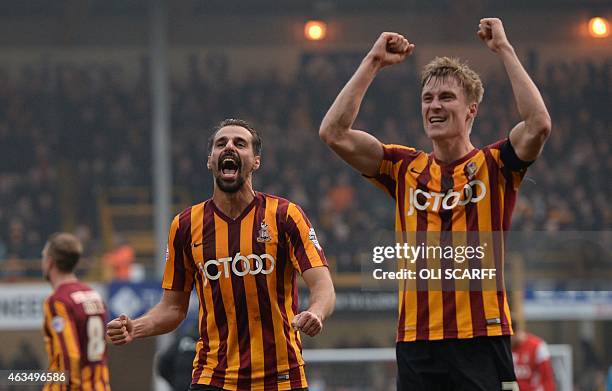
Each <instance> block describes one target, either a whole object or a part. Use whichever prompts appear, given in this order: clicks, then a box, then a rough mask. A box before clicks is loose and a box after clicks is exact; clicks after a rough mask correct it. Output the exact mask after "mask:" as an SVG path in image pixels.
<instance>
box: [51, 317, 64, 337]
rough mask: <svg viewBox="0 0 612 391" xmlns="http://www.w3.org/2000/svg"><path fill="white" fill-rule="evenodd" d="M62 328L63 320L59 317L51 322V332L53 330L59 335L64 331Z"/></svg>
mask: <svg viewBox="0 0 612 391" xmlns="http://www.w3.org/2000/svg"><path fill="white" fill-rule="evenodd" d="M64 326H65V322H64V318H62V317H61V316H55V317H54V318H53V319H52V320H51V327H53V330H55V331H56V332H57V333H61V332H62V331H64Z"/></svg>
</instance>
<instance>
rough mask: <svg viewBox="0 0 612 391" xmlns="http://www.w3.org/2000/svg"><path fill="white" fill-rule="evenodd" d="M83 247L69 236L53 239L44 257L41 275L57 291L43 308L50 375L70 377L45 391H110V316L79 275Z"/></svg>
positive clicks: (63, 234) (51, 238)
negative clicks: (107, 327) (107, 332)
mask: <svg viewBox="0 0 612 391" xmlns="http://www.w3.org/2000/svg"><path fill="white" fill-rule="evenodd" d="M82 252H83V247H82V245H81V243H80V242H79V240H78V239H77V238H76V237H75V236H74V235H72V234H69V233H56V234H53V235H51V236H50V237H49V240H48V241H47V244H46V245H45V247H44V249H43V251H42V265H41V266H42V273H43V276H44V278H45V279H46V280H47V281H49V282H50V283H51V285H52V286H53V293H52V294H51V295H50V296H49V297H48V298H47V299H46V300H45V303H44V318H45V320H44V326H43V328H44V334H45V347H46V349H47V354H48V356H49V370H50V371H61V372H66V378H67V380H68V382H67V385H64V384H59V383H54V384H48V385H46V386H45V387H44V388H43V390H44V391H54V390H62V391H63V390H105V391H110V384H109V375H108V366H107V365H106V341H105V338H104V325H105V324H106V321H107V318H108V315H107V311H106V307H105V305H104V302H103V301H102V297H101V296H100V294H98V292H96V291H94V290H93V289H91V288H90V287H89V286H88V285H86V284H84V283H82V282H80V281H79V280H78V279H77V277H76V275H75V274H74V268H75V266H76V264H77V262H78V261H79V258H80V256H81V253H82Z"/></svg>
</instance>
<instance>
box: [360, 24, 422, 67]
mask: <svg viewBox="0 0 612 391" xmlns="http://www.w3.org/2000/svg"><path fill="white" fill-rule="evenodd" d="M413 49H414V44H412V43H410V42H408V40H407V39H406V38H404V36H403V35H401V34H398V33H389V32H385V33H382V34H380V37H378V39H377V40H376V42H374V46H372V49H370V52H369V53H368V57H370V58H371V59H372V60H373V61H374V62H376V63H377V64H378V65H379V66H380V67H381V68H382V67H384V66H387V65H393V64H397V63H400V62H402V61H404V60H405V59H406V57H408V56H409V55H410V54H412V50H413Z"/></svg>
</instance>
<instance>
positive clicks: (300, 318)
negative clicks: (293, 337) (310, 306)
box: [291, 311, 323, 337]
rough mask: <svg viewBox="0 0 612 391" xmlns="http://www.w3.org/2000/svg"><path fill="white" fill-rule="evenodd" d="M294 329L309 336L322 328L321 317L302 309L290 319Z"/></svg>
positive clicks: (317, 332) (312, 335)
mask: <svg viewBox="0 0 612 391" xmlns="http://www.w3.org/2000/svg"><path fill="white" fill-rule="evenodd" d="M291 326H292V327H293V329H294V330H300V331H301V332H303V333H305V334H306V335H308V336H310V337H314V336H315V335H317V334H319V333H320V332H321V330H322V329H323V322H322V321H321V317H320V316H318V315H317V314H315V313H314V312H310V311H302V312H300V313H299V314H297V315H296V316H295V317H294V318H293V320H292V321H291Z"/></svg>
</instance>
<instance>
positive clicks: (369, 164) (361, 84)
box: [319, 32, 414, 176]
mask: <svg viewBox="0 0 612 391" xmlns="http://www.w3.org/2000/svg"><path fill="white" fill-rule="evenodd" d="M413 49H414V45H413V44H411V43H409V42H408V40H407V39H406V38H404V37H403V36H402V35H400V34H397V33H389V32H385V33H382V34H381V35H380V37H378V39H377V40H376V42H375V43H374V46H372V49H370V52H369V53H368V54H367V55H366V57H365V58H364V59H363V61H362V62H361V64H360V65H359V68H357V71H355V74H353V76H352V77H351V79H350V80H349V81H348V83H347V84H346V85H345V86H344V88H343V89H342V91H340V94H339V95H338V97H336V100H335V101H334V103H333V104H332V106H331V107H330V109H329V111H328V112H327V114H325V117H324V118H323V121H322V122H321V127H320V129H319V136H320V137H321V139H322V140H323V141H324V142H325V143H326V144H327V145H329V146H330V148H331V149H333V150H334V151H335V152H336V153H337V154H338V155H339V156H340V157H341V158H342V159H344V161H346V162H347V163H348V164H350V165H351V166H352V167H354V168H355V169H356V170H357V171H359V172H361V173H363V174H366V175H369V176H375V175H376V174H377V173H378V168H379V167H380V163H381V161H382V159H383V149H382V144H381V143H380V141H379V140H378V139H377V138H376V137H374V136H372V135H371V134H369V133H366V132H364V131H361V130H356V129H353V128H352V126H353V123H354V122H355V118H356V117H357V113H358V112H359V108H360V106H361V101H362V100H363V97H364V95H365V93H366V91H367V90H368V87H369V86H370V84H371V83H372V81H373V80H374V78H375V77H376V75H377V74H378V72H379V71H380V70H381V69H382V68H383V67H385V66H387V65H393V64H397V63H400V62H402V61H404V59H405V58H406V57H408V56H409V55H410V54H411V53H412V50H413Z"/></svg>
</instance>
